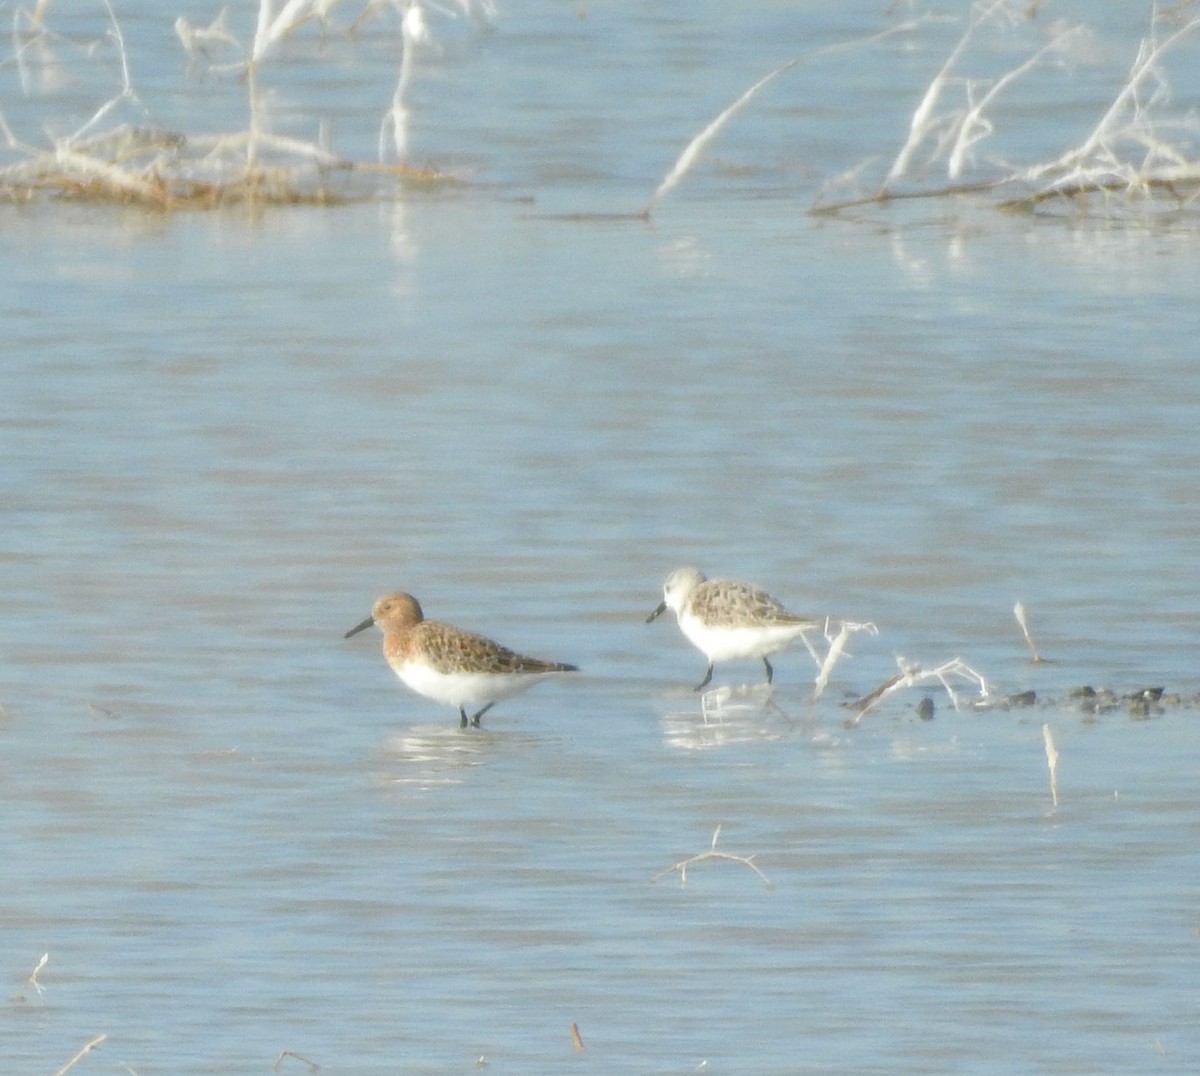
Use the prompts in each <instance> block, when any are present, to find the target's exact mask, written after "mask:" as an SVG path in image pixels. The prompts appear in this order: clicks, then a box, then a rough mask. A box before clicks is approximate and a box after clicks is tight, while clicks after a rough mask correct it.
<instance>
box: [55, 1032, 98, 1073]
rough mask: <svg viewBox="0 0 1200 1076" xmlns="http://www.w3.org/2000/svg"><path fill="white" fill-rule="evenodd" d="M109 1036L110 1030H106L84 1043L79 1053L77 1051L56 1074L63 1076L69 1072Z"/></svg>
mask: <svg viewBox="0 0 1200 1076" xmlns="http://www.w3.org/2000/svg"><path fill="white" fill-rule="evenodd" d="M107 1038H108V1032H105V1033H104V1034H103V1035H97V1036H96V1037H95V1038H94V1039H92V1041H91V1042H87V1043H84V1045H83V1046H82V1047H81V1048H80V1050H79V1053H77V1054H76V1055H75V1056H74V1057H73V1058H71V1060H70V1061H68V1062H67V1063H66V1064H65V1065H63V1067H62V1068H60V1069H59V1070H58V1071H57V1072H56V1073H55V1074H54V1076H63V1073H64V1072H69V1071H70V1070H71V1069H73V1068H74V1067H75V1066H76V1065H77V1064H78V1063H79V1062H80V1061H82V1060H83V1059H84V1058H85V1057H86V1056H87V1055H88V1054H90V1053H91V1052H92V1051H93V1050H94V1049H96V1047H97V1046H99V1045H100V1044H101V1043H102V1042H103V1041H104V1040H105V1039H107Z"/></svg>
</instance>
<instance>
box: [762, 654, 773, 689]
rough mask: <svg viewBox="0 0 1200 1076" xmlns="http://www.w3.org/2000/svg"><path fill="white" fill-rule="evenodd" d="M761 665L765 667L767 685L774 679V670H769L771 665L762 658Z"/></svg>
mask: <svg viewBox="0 0 1200 1076" xmlns="http://www.w3.org/2000/svg"><path fill="white" fill-rule="evenodd" d="M763 664H764V665H765V666H766V667H767V683H768V684H769V683H770V682H771V681H772V680H773V679H774V677H775V670H774V669H772V668H771V663H770V662H769V661H768V660H767V659H766V658H763Z"/></svg>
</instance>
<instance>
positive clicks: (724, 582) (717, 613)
mask: <svg viewBox="0 0 1200 1076" xmlns="http://www.w3.org/2000/svg"><path fill="white" fill-rule="evenodd" d="M691 611H692V615H693V616H696V617H699V618H700V619H701V620H703V621H704V623H705V624H707V625H708V626H709V627H714V628H723V627H728V628H732V627H745V626H748V625H755V624H763V625H765V624H779V625H785V624H810V625H812V626H813V627H817V626H818V624H817V621H815V620H814V619H813V618H812V617H806V616H796V615H794V614H793V613H789V612H788V611H787V610H786V609H785V608H784V607H783V605H782V604H781V603H780V602H778V601H776V600H775V599H774V598H772V597H771V595H770V594H768V593H767V592H766V591H765V590H761V589H760V588H758V587H753V586H750V585H749V584H747V583H737V582H734V581H733V580H728V579H710V580H707V581H706V582H704V583H702V584H701V585H700V586H699V587H697V588H696V590H695V592H694V593H693V594H692V601H691Z"/></svg>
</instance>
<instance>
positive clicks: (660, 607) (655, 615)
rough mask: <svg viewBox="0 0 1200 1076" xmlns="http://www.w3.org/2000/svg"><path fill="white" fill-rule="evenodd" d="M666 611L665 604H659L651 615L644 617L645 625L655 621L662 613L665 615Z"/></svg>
mask: <svg viewBox="0 0 1200 1076" xmlns="http://www.w3.org/2000/svg"><path fill="white" fill-rule="evenodd" d="M666 611H667V603H666V602H665V601H663V602H659V603H658V608H657V609H655V610H654V612H653V613H651V614H650V615H649V616H648V617H646V623H647V624H649V623H650V621H652V620H656V619H657V618H658V617H660V616H662V615H663V613H665V612H666Z"/></svg>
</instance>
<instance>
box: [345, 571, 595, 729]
mask: <svg viewBox="0 0 1200 1076" xmlns="http://www.w3.org/2000/svg"><path fill="white" fill-rule="evenodd" d="M372 624H373V625H375V626H376V627H377V628H379V630H380V631H382V632H383V656H384V657H385V658H387V662H388V664H389V665H390V666H391V667H392V669H393V670H394V671H395V673H396V675H397V676H398V677H400V679H401V680H403V681H404V683H405V684H406V685H408V687H410V688H412V690H413V691H415V692H416V693H417V694H418V695H424V696H425V698H427V699H432V700H433V701H434V702H444V703H447V704H449V705H450V706H456V707H458V714H459V717H460V718H461V719H462V727H463V728H464V729H465V728H466V727H467V725H468V723H469V724H471V725H474V726H475V727H476V728H478V727H479V719H480V718H481V717H483V715H484V714H486V713H487V712H488V710H490V709H491V708H492V707H493V706H495V705H496V703H498V702H499V701H500V700H501V699H507V698H508V697H509V696H511V695H516V694H518V693H519V692H522V691H524V690H525V689H526V688H530V687H533V685H534V684H536V683H538V682H539V681H541V680H544V679H545V678H546V677H547V676H551V675H553V674H554V673H562V672H578V667H577V666H575V665H565V664H563V663H562V662H557V661H543V660H542V659H541V658H527V657H523V656H522V655H521V654H518V653H516V652H515V651H513V650H509V649H508V648H507V647H505V646H501V645H500V644H499V643H496V642H493V641H492V640H491V639H488V638H486V637H484V636H482V635H476V634H475V633H474V632H470V631H464V630H463V629H462V628H456V627H453V626H451V625H450V624H442V623H439V622H438V621H436V620H426V619H425V615H424V613H422V612H421V605H420V603H419V602H418V601H417V599H416V598H414V597H413V596H412V595H411V594H403V593H398V594H387V595H385V596H384V597H382V598H380V599H379V600H378V601H377V602H376V603H375V605H374V607H373V608H372V610H371V615H370V616H369V617H367V619H366V620H364V621H363V622H362V623H361V624H359V625H358V626H357V627H353V628H351V629H350V630H349V631H348V632H346V634H345V638H347V639H349V638H350V636H352V635H357V634H358V633H359V632H360V631H365V630H366V629H367V628H369V627H371V625H372ZM481 704H482V708H481V709H479V710H477V711H476V712H475V714H474V716H472V717H471V718H470V719H468V717H467V708H468V707H471V708H474V707H476V706H480V705H481Z"/></svg>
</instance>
